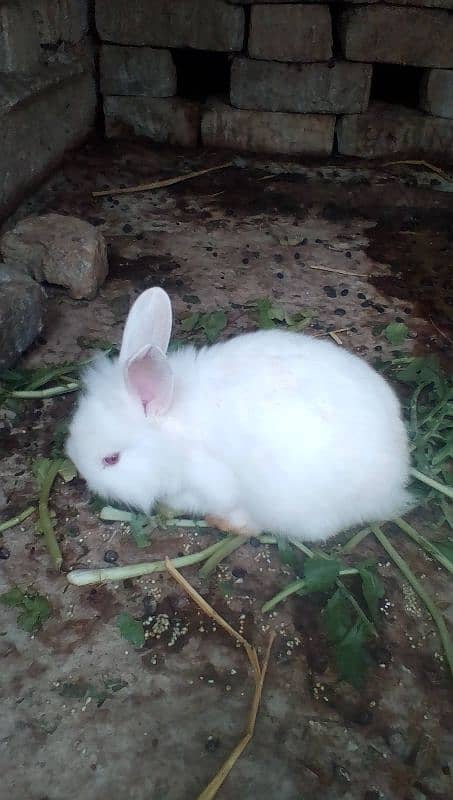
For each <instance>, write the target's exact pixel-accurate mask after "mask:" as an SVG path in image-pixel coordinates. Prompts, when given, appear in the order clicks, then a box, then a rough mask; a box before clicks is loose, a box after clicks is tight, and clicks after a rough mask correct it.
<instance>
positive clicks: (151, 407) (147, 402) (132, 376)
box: [124, 345, 173, 416]
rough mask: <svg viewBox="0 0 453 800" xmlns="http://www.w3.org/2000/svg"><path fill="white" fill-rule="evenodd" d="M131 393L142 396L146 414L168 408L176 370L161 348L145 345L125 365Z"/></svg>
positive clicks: (156, 412) (126, 379)
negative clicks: (172, 367) (173, 369)
mask: <svg viewBox="0 0 453 800" xmlns="http://www.w3.org/2000/svg"><path fill="white" fill-rule="evenodd" d="M124 379H125V382H126V386H127V388H128V390H129V392H130V393H131V394H133V395H135V396H136V397H138V398H139V400H140V402H141V404H142V406H143V410H144V412H145V414H146V416H158V415H159V414H164V413H165V411H167V409H168V407H169V406H170V403H171V401H172V397H173V372H172V370H171V367H170V365H169V363H168V361H167V359H166V357H165V354H164V353H163V352H162V350H159V348H158V347H153V346H152V345H151V346H149V345H145V347H143V348H142V349H141V350H139V351H138V352H137V353H136V354H135V355H133V356H132V357H131V358H129V359H128V360H127V361H126V363H125V364H124Z"/></svg>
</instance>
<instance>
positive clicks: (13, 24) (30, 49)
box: [0, 0, 41, 72]
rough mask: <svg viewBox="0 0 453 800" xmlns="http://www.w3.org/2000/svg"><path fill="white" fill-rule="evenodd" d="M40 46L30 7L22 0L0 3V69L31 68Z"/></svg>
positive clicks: (16, 70) (26, 70)
mask: <svg viewBox="0 0 453 800" xmlns="http://www.w3.org/2000/svg"><path fill="white" fill-rule="evenodd" d="M40 54H41V49H40V46H39V38H38V31H37V29H36V25H35V19H34V16H33V9H32V8H31V6H30V5H29V4H28V3H26V2H25V0H20V1H19V0H7V2H2V3H1V4H0V72H33V71H35V70H37V69H38V67H39V59H40Z"/></svg>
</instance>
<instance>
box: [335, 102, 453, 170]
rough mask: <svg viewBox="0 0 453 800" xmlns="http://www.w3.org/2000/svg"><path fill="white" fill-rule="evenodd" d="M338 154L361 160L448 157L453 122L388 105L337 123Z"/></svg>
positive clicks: (452, 143) (451, 145)
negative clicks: (424, 156)
mask: <svg viewBox="0 0 453 800" xmlns="http://www.w3.org/2000/svg"><path fill="white" fill-rule="evenodd" d="M337 141H338V152H339V153H341V154H342V155H345V156H358V157H360V158H388V157H389V156H390V157H392V156H395V155H398V156H410V157H413V156H414V157H415V156H423V155H436V156H445V154H446V153H448V152H450V153H451V152H452V150H453V120H449V119H442V118H441V117H432V116H429V115H428V114H424V113H423V112H421V111H416V110H414V109H410V108H404V107H403V106H395V105H390V104H386V103H374V104H373V105H372V106H370V108H369V109H368V111H367V112H366V113H365V114H353V115H350V116H344V117H341V118H340V119H339V120H338V122H337Z"/></svg>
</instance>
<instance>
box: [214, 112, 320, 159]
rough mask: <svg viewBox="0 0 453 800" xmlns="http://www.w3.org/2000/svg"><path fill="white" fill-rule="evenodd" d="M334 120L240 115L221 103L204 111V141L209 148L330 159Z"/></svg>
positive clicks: (307, 115) (252, 114) (251, 113)
mask: <svg viewBox="0 0 453 800" xmlns="http://www.w3.org/2000/svg"><path fill="white" fill-rule="evenodd" d="M334 128H335V117H333V116H327V115H323V116H318V115H314V114H278V113H277V114H275V113H270V112H268V111H239V110H238V109H236V108H232V107H231V106H228V105H226V104H224V103H221V102H219V101H213V102H212V103H210V104H209V105H207V106H206V107H205V110H204V111H203V116H202V120H201V137H202V141H203V144H204V145H206V146H207V147H219V148H229V149H232V150H238V151H244V152H257V153H280V154H284V155H316V156H328V155H330V153H331V152H332V146H333V134H334Z"/></svg>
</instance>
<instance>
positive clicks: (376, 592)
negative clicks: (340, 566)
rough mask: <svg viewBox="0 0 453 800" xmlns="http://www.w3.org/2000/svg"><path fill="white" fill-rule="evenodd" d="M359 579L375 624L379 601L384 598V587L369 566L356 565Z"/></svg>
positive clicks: (377, 616) (377, 617)
mask: <svg viewBox="0 0 453 800" xmlns="http://www.w3.org/2000/svg"><path fill="white" fill-rule="evenodd" d="M356 566H357V569H358V570H359V574H360V578H361V580H362V592H363V596H364V598H365V600H366V604H367V606H368V608H369V611H370V614H371V617H372V619H373V620H374V621H375V622H376V621H377V620H378V619H379V600H380V599H381V597H383V596H384V586H383V584H382V581H381V579H380V578H379V575H378V574H377V572H376V570H374V569H372V568H371V567H369V566H366V567H364V566H361V565H360V564H357V565H356Z"/></svg>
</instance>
